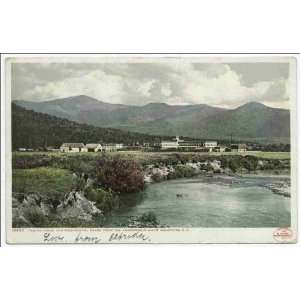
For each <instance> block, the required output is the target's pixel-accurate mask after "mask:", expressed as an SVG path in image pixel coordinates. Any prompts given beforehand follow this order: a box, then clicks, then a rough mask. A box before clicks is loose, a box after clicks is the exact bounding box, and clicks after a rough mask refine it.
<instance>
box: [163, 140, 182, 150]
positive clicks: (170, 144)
mask: <svg viewBox="0 0 300 300" xmlns="http://www.w3.org/2000/svg"><path fill="white" fill-rule="evenodd" d="M160 146H161V149H162V150H165V149H177V148H178V146H179V144H178V141H161V144H160Z"/></svg>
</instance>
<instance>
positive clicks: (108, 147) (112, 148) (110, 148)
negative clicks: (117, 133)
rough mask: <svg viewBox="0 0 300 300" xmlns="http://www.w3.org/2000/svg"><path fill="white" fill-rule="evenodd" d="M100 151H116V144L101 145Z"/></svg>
mask: <svg viewBox="0 0 300 300" xmlns="http://www.w3.org/2000/svg"><path fill="white" fill-rule="evenodd" d="M102 151H105V152H113V151H117V147H116V144H103V145H102Z"/></svg>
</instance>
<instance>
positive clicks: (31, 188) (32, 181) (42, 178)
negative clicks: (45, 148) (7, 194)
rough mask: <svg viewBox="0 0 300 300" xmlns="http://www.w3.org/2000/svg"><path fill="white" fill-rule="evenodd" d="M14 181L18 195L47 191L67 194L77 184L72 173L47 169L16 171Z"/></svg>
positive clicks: (14, 189)
mask: <svg viewBox="0 0 300 300" xmlns="http://www.w3.org/2000/svg"><path fill="white" fill-rule="evenodd" d="M12 179H13V180H12V185H13V191H14V192H18V193H24V192H26V193H27V192H40V193H43V192H45V191H49V192H56V193H66V192H68V191H70V190H71V188H72V186H73V184H74V183H75V178H74V177H73V176H72V173H71V172H70V171H68V170H63V169H57V168H47V167H42V168H34V169H22V170H21V169H15V170H13V176H12Z"/></svg>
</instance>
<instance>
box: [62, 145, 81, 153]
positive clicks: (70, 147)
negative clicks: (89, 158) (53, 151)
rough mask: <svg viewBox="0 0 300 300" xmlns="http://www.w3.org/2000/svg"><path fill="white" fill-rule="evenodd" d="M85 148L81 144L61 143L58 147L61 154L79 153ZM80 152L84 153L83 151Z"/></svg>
mask: <svg viewBox="0 0 300 300" xmlns="http://www.w3.org/2000/svg"><path fill="white" fill-rule="evenodd" d="M84 148H85V146H84V144H83V143H63V144H62V145H61V146H60V151H61V152H81V151H82V149H84ZM82 152H85V150H83V151H82Z"/></svg>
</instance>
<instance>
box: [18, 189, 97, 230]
mask: <svg viewBox="0 0 300 300" xmlns="http://www.w3.org/2000/svg"><path fill="white" fill-rule="evenodd" d="M100 215H102V211H101V210H100V209H98V208H97V207H96V206H95V204H94V203H93V202H91V201H89V200H88V199H87V198H86V197H84V195H83V194H82V193H81V192H76V191H72V192H70V193H68V194H66V195H65V196H64V197H63V199H62V200H56V201H54V199H53V198H50V197H47V196H45V195H41V194H38V193H31V194H25V195H17V196H15V197H13V199H12V216H13V225H14V226H15V227H43V226H45V225H47V223H48V222H49V220H51V219H56V220H57V219H58V220H64V219H70V218H71V219H74V218H76V219H79V220H83V221H91V220H92V219H93V217H95V216H100Z"/></svg>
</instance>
